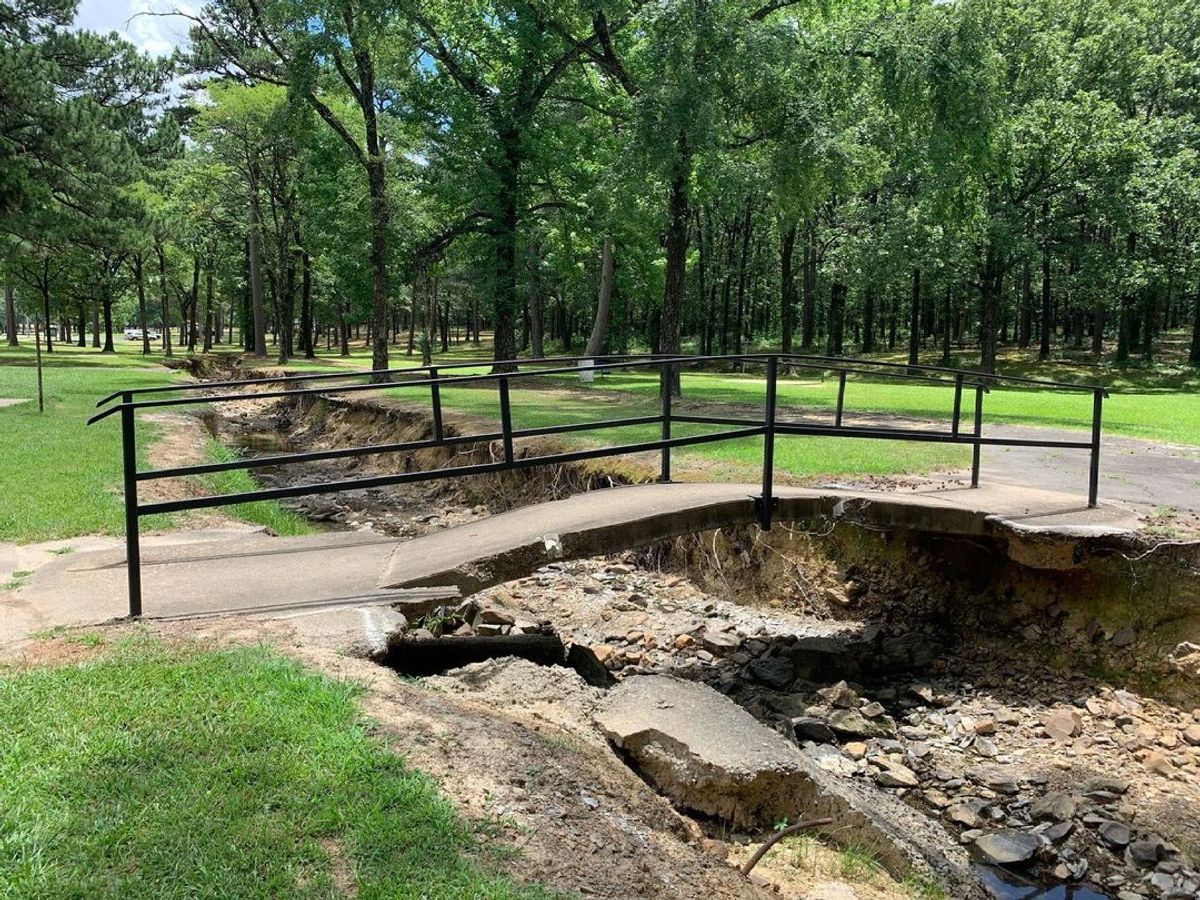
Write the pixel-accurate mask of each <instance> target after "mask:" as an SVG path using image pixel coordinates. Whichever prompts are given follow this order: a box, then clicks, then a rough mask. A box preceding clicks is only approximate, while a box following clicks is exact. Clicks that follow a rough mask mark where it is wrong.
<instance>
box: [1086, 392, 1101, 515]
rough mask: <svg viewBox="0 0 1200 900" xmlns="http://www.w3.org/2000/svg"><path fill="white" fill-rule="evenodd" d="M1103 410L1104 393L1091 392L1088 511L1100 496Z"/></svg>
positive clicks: (1093, 507) (1094, 505)
mask: <svg viewBox="0 0 1200 900" xmlns="http://www.w3.org/2000/svg"><path fill="white" fill-rule="evenodd" d="M1103 409H1104V391H1103V389H1101V388H1096V390H1094V391H1093V392H1092V464H1091V468H1090V470H1089V472H1088V509H1095V507H1096V504H1097V502H1098V500H1099V496H1100V417H1101V413H1102V412H1103Z"/></svg>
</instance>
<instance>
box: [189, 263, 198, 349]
mask: <svg viewBox="0 0 1200 900" xmlns="http://www.w3.org/2000/svg"><path fill="white" fill-rule="evenodd" d="M199 314H200V254H199V253H196V254H193V255H192V303H191V306H189V307H188V336H187V348H188V353H195V352H196V339H197V338H198V337H199V336H200V334H199V329H198V328H197V327H196V316H198V315H199Z"/></svg>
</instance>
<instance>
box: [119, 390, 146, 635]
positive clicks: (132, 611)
mask: <svg viewBox="0 0 1200 900" xmlns="http://www.w3.org/2000/svg"><path fill="white" fill-rule="evenodd" d="M121 402H122V403H123V404H125V406H124V408H123V409H122V410H121V464H122V468H123V470H124V471H123V475H124V485H125V569H126V572H127V574H128V578H129V616H130V618H134V619H136V618H138V617H139V616H141V614H142V550H141V541H140V535H139V534H138V491H137V437H136V435H135V433H134V423H135V419H134V410H133V406H132V404H133V393H132V392H128V391H127V392H125V393H123V394H122V395H121Z"/></svg>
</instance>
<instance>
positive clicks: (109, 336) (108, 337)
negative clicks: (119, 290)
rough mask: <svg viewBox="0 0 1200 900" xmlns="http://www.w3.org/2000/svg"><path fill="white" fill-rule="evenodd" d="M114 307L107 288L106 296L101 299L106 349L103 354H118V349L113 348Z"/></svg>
mask: <svg viewBox="0 0 1200 900" xmlns="http://www.w3.org/2000/svg"><path fill="white" fill-rule="evenodd" d="M112 307H113V298H112V297H111V296H110V295H109V294H108V292H107V288H106V289H105V295H104V296H103V297H101V298H100V310H101V312H102V313H103V314H104V349H103V350H101V351H100V352H101V353H116V352H117V348H116V347H114V346H113V326H112Z"/></svg>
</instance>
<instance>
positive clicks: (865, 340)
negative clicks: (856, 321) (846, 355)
mask: <svg viewBox="0 0 1200 900" xmlns="http://www.w3.org/2000/svg"><path fill="white" fill-rule="evenodd" d="M862 317H863V336H862V352H863V353H874V352H875V284H874V283H873V282H867V286H866V287H865V288H863V313H862Z"/></svg>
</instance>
